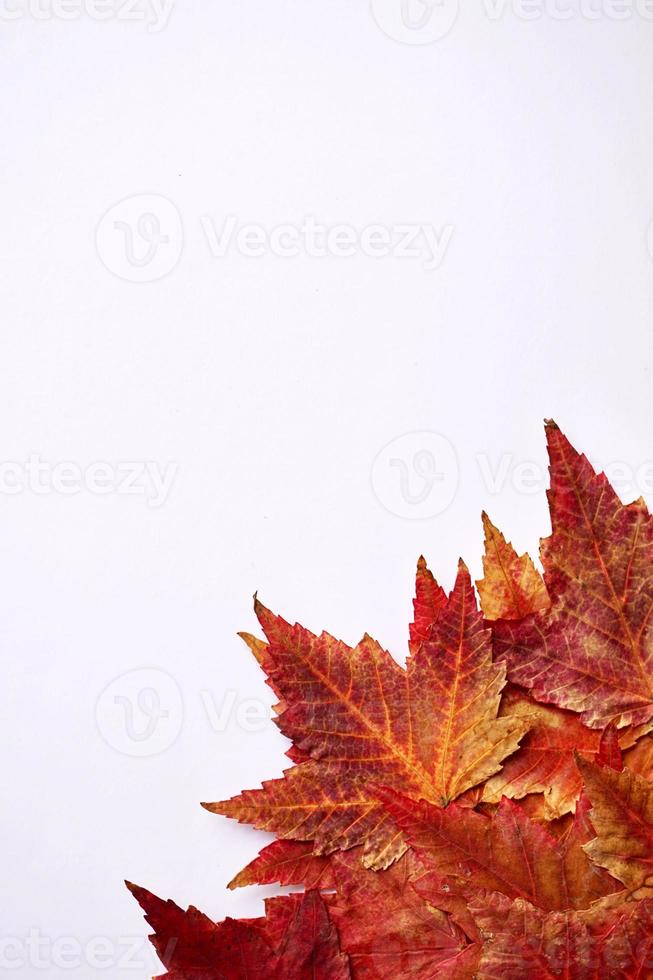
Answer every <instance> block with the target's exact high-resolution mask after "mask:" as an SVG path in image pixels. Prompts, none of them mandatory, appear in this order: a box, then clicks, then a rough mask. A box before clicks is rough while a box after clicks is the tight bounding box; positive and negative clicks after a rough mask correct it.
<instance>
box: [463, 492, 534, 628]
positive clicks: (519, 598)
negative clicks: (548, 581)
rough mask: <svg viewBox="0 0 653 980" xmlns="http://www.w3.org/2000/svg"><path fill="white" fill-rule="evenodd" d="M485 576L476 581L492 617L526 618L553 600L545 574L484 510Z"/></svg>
mask: <svg viewBox="0 0 653 980" xmlns="http://www.w3.org/2000/svg"><path fill="white" fill-rule="evenodd" d="M483 529H484V531H485V554H484V556H483V572H484V577H483V578H482V579H480V580H479V581H478V582H477V583H476V587H477V589H478V593H479V595H480V597H481V609H482V610H483V615H484V616H485V618H486V619H488V620H495V619H523V617H524V616H528V615H529V614H530V613H535V612H538V611H539V610H541V609H547V608H548V607H549V605H550V600H549V596H548V593H547V591H546V587H545V585H544V582H543V580H542V576H541V575H540V573H539V572H538V571H537V569H536V568H535V565H534V564H533V562H532V561H531V559H530V558H529V556H528V555H518V554H517V552H516V551H515V549H514V548H513V546H512V545H511V544H510V542H509V541H506V539H505V538H504V536H503V534H502V533H501V531H499V530H498V528H496V527H495V526H494V524H493V523H492V521H491V520H490V518H489V517H488V516H487V514H486V513H485V511H483Z"/></svg>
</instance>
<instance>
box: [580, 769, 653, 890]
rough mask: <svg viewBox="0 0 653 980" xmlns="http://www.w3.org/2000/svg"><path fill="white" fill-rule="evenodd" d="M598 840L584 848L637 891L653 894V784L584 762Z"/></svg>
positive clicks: (581, 770)
mask: <svg viewBox="0 0 653 980" xmlns="http://www.w3.org/2000/svg"><path fill="white" fill-rule="evenodd" d="M578 768H579V769H580V772H581V775H582V777H583V780H584V783H585V789H586V792H587V795H588V796H589V799H590V802H591V804H592V809H591V811H590V820H591V821H592V825H593V827H594V830H595V831H596V837H595V838H594V840H591V841H590V842H589V843H588V844H586V845H585V847H584V850H585V852H586V853H587V854H588V855H589V856H590V858H591V859H592V861H593V862H594V863H595V864H598V865H599V866H600V867H601V868H606V869H607V870H608V871H609V872H610V874H611V875H613V876H614V877H615V878H617V879H618V880H619V881H621V882H623V884H624V885H625V886H626V888H628V889H630V890H631V891H635V890H639V891H640V893H641V895H642V897H648V896H653V784H652V783H649V782H648V780H646V779H644V778H643V777H642V776H639V775H638V774H637V773H634V772H631V771H630V770H629V769H624V770H623V771H622V772H617V771H615V770H613V769H609V768H606V767H604V766H600V765H597V764H596V763H591V762H588V761H587V760H586V759H582V758H579V759H578Z"/></svg>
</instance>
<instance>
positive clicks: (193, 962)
mask: <svg viewBox="0 0 653 980" xmlns="http://www.w3.org/2000/svg"><path fill="white" fill-rule="evenodd" d="M127 887H128V888H129V890H130V891H131V892H132V894H133V895H134V897H135V898H136V899H137V901H138V902H139V904H140V905H141V907H142V909H143V911H144V912H145V917H146V919H147V921H148V923H149V924H150V925H151V927H152V928H153V929H154V935H152V936H150V939H151V940H152V944H153V945H154V948H155V949H156V951H157V953H158V956H159V959H160V960H161V962H162V963H163V964H164V966H165V967H166V969H167V971H168V972H167V973H165V974H162V976H163V977H166V978H167V980H259V978H260V980H290V978H293V980H349V978H350V976H351V973H350V969H349V962H348V958H347V956H345V955H344V954H343V953H341V952H340V948H339V944H338V936H337V932H336V930H335V928H334V926H333V924H332V923H331V921H330V920H329V917H328V914H327V910H326V907H325V905H324V902H323V900H322V898H321V897H320V894H319V892H317V891H309V892H306V893H305V894H304V895H301V896H288V898H287V899H273V900H272V901H271V902H270V903H269V906H268V908H269V909H270V910H271V914H270V913H269V914H268V918H267V919H249V920H237V919H225V920H224V921H223V922H218V923H214V922H212V921H211V920H210V919H209V918H207V916H205V915H203V914H202V913H201V912H198V911H197V909H195V908H193V907H192V906H191V907H190V908H189V909H188V910H187V911H186V912H184V911H183V910H182V909H180V908H179V907H178V906H177V905H175V903H174V902H171V901H167V902H164V901H162V899H160V898H157V897H156V896H155V895H152V894H151V893H150V892H148V891H146V889H144V888H139V887H138V886H137V885H132V884H130V883H128V884H127Z"/></svg>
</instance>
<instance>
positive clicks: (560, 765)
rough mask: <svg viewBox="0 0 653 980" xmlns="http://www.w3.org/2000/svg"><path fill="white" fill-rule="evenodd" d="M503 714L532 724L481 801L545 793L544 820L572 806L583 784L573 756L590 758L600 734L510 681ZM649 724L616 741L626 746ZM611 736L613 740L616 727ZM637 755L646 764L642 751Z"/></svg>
mask: <svg viewBox="0 0 653 980" xmlns="http://www.w3.org/2000/svg"><path fill="white" fill-rule="evenodd" d="M504 713H505V714H507V715H510V716H511V717H520V716H521V717H524V718H528V719H530V724H531V728H530V730H529V731H528V732H527V733H526V735H525V736H524V738H523V739H522V741H521V744H520V747H519V750H518V751H517V752H515V753H514V754H513V755H512V756H511V757H510V758H509V759H506V760H505V762H504V764H503V767H502V768H501V771H500V772H498V773H497V774H496V775H495V776H491V777H490V779H488V780H487V782H486V783H485V785H484V787H483V791H482V794H481V800H482V801H483V802H485V803H498V802H499V800H500V799H501V797H502V796H507V797H510V799H521V798H523V797H524V796H527V795H529V794H531V793H543V794H544V806H543V809H542V815H543V817H544V818H545V819H546V820H555V819H557V818H558V817H561V816H563V815H564V814H565V813H568V812H569V811H571V810H573V809H574V807H575V806H576V800H577V799H578V795H579V793H580V791H581V788H582V779H581V775H580V773H579V771H578V767H577V766H576V762H575V759H574V754H575V753H576V752H579V753H580V754H581V755H582V756H583V757H584V758H586V759H593V758H594V757H595V755H596V753H597V752H598V750H599V746H600V744H601V737H602V734H601V732H599V731H596V730H595V729H590V728H587V727H586V726H585V725H583V723H582V722H581V720H580V717H579V716H578V715H577V714H575V713H574V712H572V711H565V710H564V709H562V708H556V707H555V706H554V705H547V704H539V703H538V702H537V701H535V700H534V699H533V698H532V697H530V696H529V695H527V694H525V693H524V692H523V691H521V690H520V689H519V688H515V687H513V686H511V685H508V686H507V687H506V688H505V690H504V693H503V697H502V701H501V710H500V714H504ZM649 727H650V726H649V725H643V726H639V727H638V728H628V729H626V730H622V731H621V732H620V733H619V737H618V742H617V745H621V746H622V747H623V748H624V749H629V748H630V747H631V746H633V745H634V744H635V742H636V740H637V739H638V738H640V737H641V736H642V735H643V734H644V733H645V732H647V731H648V728H649ZM614 737H615V738H617V735H616V731H615V734H614ZM652 745H653V741H652ZM640 755H641V757H642V764H645V763H644V752H643V750H642V752H641V753H640ZM651 758H652V759H653V753H652V755H651Z"/></svg>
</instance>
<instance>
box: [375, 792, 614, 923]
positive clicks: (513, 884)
mask: <svg viewBox="0 0 653 980" xmlns="http://www.w3.org/2000/svg"><path fill="white" fill-rule="evenodd" d="M379 794H380V797H381V799H383V801H384V803H385V805H386V806H387V808H388V810H389V811H390V813H392V815H393V817H394V819H395V820H396V821H397V823H398V825H399V826H400V827H401V829H402V830H403V831H404V833H405V835H406V839H407V841H408V842H409V844H410V846H411V848H412V849H413V850H414V851H415V853H416V854H417V856H418V858H419V859H420V861H421V863H422V864H423V865H424V867H425V868H426V869H427V870H430V871H434V872H436V873H437V875H439V876H440V878H442V879H444V880H445V881H446V883H447V884H448V886H449V890H452V891H455V893H456V894H458V895H462V896H465V897H470V896H473V895H475V894H476V893H477V892H478V891H479V889H482V890H484V891H487V892H493V891H497V892H502V893H503V894H504V895H507V896H508V897H510V898H523V899H526V900H527V901H528V902H530V903H531V904H533V905H535V906H537V907H538V908H542V909H547V910H550V911H552V910H562V909H569V908H585V907H586V906H587V905H588V904H589V902H591V901H593V900H594V899H595V898H597V897H601V896H602V895H606V894H610V893H611V892H613V891H615V890H616V889H617V888H618V887H619V886H618V885H617V883H616V882H614V881H611V882H610V881H608V880H607V879H606V880H605V882H604V886H605V890H603V889H599V891H598V894H597V889H596V881H597V876H596V873H595V870H594V869H593V868H592V867H591V866H590V862H589V860H588V859H587V857H586V856H585V855H584V854H581V857H582V859H583V865H584V867H583V866H581V865H580V863H579V861H578V853H577V851H576V849H574V850H572V860H571V861H570V862H568V861H567V856H568V850H571V849H572V848H574V843H575V842H574V838H573V836H570V837H569V838H568V839H565V840H563V841H560V840H557V839H556V838H555V837H553V836H551V834H549V833H548V832H547V831H546V830H545V829H544V827H542V826H541V825H540V824H538V823H536V822H535V821H534V820H531V819H530V818H529V817H528V816H527V815H526V814H525V813H524V811H523V810H522V809H521V808H520V807H519V806H518V805H517V804H515V803H512V802H511V801H510V800H507V799H503V800H502V801H501V803H500V805H499V808H498V810H497V811H496V812H495V813H493V814H492V816H489V817H488V816H486V815H485V814H483V813H478V812H475V811H474V810H471V809H469V808H466V807H460V806H456V804H452V805H451V806H449V807H448V808H447V809H439V808H437V807H434V806H432V805H431V804H429V803H426V802H425V801H424V800H421V801H419V802H416V801H415V800H410V799H408V798H407V797H402V796H399V795H398V794H396V793H392V792H391V791H388V790H379Z"/></svg>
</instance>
